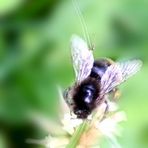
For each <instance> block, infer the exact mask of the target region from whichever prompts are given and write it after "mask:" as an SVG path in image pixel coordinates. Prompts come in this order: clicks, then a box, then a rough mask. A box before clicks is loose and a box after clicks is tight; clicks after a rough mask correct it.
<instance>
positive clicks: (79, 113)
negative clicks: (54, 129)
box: [74, 108, 90, 119]
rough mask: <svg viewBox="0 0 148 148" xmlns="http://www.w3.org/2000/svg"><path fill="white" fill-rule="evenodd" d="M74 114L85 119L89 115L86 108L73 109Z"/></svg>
mask: <svg viewBox="0 0 148 148" xmlns="http://www.w3.org/2000/svg"><path fill="white" fill-rule="evenodd" d="M74 114H75V115H77V118H81V119H86V118H87V117H88V115H90V111H89V110H86V109H78V108H75V109H74Z"/></svg>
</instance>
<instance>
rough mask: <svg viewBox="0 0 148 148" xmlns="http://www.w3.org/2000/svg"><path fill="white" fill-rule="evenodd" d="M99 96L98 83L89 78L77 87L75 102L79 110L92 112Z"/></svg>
mask: <svg viewBox="0 0 148 148" xmlns="http://www.w3.org/2000/svg"><path fill="white" fill-rule="evenodd" d="M98 95H99V84H98V82H96V80H95V79H94V78H88V79H87V80H85V81H84V82H83V83H81V84H80V86H78V87H77V90H76V93H75V95H74V97H73V100H74V102H75V104H76V107H77V108H78V109H79V110H88V111H91V110H92V109H93V108H94V103H95V101H96V99H97V97H98Z"/></svg>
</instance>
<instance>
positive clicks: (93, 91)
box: [73, 59, 111, 119]
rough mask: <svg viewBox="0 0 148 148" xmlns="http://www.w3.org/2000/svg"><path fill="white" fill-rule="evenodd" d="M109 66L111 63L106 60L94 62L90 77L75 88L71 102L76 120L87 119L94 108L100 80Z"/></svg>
mask: <svg viewBox="0 0 148 148" xmlns="http://www.w3.org/2000/svg"><path fill="white" fill-rule="evenodd" d="M110 65H111V61H110V60H108V59H100V60H96V61H95V62H94V64H93V67H92V70H91V73H90V76H89V77H88V78H87V79H85V80H83V81H82V82H81V83H80V84H78V86H76V88H75V93H74V94H73V101H74V104H75V106H74V113H75V114H76V115H77V117H78V118H81V119H85V118H87V116H88V115H89V114H91V112H92V110H93V109H94V108H95V107H96V100H97V98H98V97H99V93H100V79H101V77H102V75H103V74H104V73H105V71H106V69H107V67H108V66H110Z"/></svg>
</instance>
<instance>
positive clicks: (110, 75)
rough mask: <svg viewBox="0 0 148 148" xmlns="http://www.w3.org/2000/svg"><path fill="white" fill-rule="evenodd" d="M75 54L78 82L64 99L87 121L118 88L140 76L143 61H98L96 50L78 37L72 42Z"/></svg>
mask: <svg viewBox="0 0 148 148" xmlns="http://www.w3.org/2000/svg"><path fill="white" fill-rule="evenodd" d="M71 55H72V62H73V68H74V71H75V75H76V80H75V83H74V85H73V86H72V87H69V88H68V89H67V90H66V91H65V93H64V99H65V101H66V102H67V104H68V106H69V107H70V109H71V111H72V112H73V113H74V114H75V115H76V116H77V118H81V119H86V118H87V117H88V116H89V115H90V114H91V113H92V112H93V110H94V109H96V108H97V107H98V106H99V105H100V104H101V103H103V102H107V100H106V99H105V98H106V97H105V96H106V95H107V94H108V93H109V92H112V91H113V90H114V89H116V88H117V86H118V85H120V84H121V83H123V82H124V81H126V80H127V79H128V78H129V77H131V76H133V75H134V74H136V73H137V72H138V71H139V70H140V68H141V66H142V61H141V60H129V61H125V62H114V61H112V60H111V59H107V58H102V59H98V60H94V57H93V51H92V50H90V49H89V48H88V45H87V43H86V42H85V41H84V40H83V39H81V38H80V37H78V36H76V35H75V36H73V37H72V40H71Z"/></svg>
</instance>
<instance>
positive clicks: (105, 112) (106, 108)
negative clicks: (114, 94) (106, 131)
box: [101, 100, 109, 121]
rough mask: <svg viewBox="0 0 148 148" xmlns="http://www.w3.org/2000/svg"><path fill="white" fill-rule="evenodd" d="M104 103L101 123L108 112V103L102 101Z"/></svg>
mask: <svg viewBox="0 0 148 148" xmlns="http://www.w3.org/2000/svg"><path fill="white" fill-rule="evenodd" d="M104 103H105V105H106V107H105V110H104V113H103V116H102V119H101V121H103V120H104V119H105V118H106V116H107V113H108V110H109V105H108V101H107V100H105V101H104Z"/></svg>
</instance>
